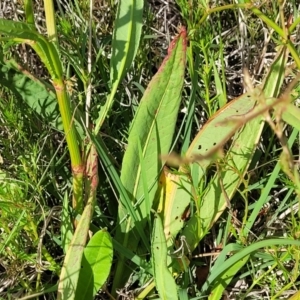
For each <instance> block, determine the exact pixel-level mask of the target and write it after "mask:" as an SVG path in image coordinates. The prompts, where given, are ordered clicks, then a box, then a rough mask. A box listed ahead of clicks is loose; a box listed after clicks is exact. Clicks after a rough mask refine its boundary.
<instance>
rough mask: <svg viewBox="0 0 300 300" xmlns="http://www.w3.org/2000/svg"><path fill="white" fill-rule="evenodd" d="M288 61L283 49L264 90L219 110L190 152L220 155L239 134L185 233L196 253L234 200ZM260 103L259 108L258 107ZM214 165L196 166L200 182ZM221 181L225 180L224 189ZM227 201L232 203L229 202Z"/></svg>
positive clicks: (257, 89) (206, 161) (199, 135)
mask: <svg viewBox="0 0 300 300" xmlns="http://www.w3.org/2000/svg"><path fill="white" fill-rule="evenodd" d="M286 59H287V55H286V52H285V49H284V48H283V49H282V51H280V52H279V54H278V56H277V57H276V59H275V61H274V63H273V64H272V66H271V68H270V72H269V74H268V76H267V77H266V80H265V84H264V86H263V90H261V88H260V87H256V88H255V89H254V90H252V91H250V92H248V93H247V94H245V95H243V96H241V97H239V98H238V99H236V100H234V101H231V102H230V103H229V104H227V105H226V106H225V107H224V108H222V109H221V110H219V111H218V112H217V113H216V114H215V115H214V116H213V118H212V119H211V120H209V122H208V123H207V125H206V126H204V128H203V129H202V130H201V131H202V134H201V131H200V133H199V134H198V136H197V137H196V139H195V140H194V141H193V143H192V145H191V147H190V149H189V150H188V153H187V157H189V158H192V157H193V156H194V155H195V154H198V153H199V152H200V154H202V155H204V154H205V153H208V152H209V151H210V152H212V151H216V150H217V149H218V148H220V147H222V146H223V145H224V143H225V142H227V141H228V139H229V138H230V137H231V136H232V135H233V133H235V136H234V138H233V142H232V145H231V147H230V149H229V150H228V151H227V154H226V157H225V159H224V160H223V164H222V167H221V172H220V174H216V175H215V177H214V178H213V179H212V180H211V182H210V183H209V185H208V188H207V190H206V193H205V194H204V196H203V197H201V199H200V201H198V204H197V207H198V213H196V214H194V215H193V216H192V217H191V218H190V220H189V221H188V223H187V226H186V227H185V229H184V231H183V235H184V236H185V237H186V240H187V242H188V244H189V246H190V247H191V249H195V247H196V246H197V245H198V243H199V241H200V240H201V239H202V237H203V236H204V234H205V233H206V232H207V230H208V229H209V228H210V227H211V226H212V225H213V224H214V222H215V221H216V220H217V219H218V218H219V216H220V215H221V214H222V213H223V211H224V210H225V209H226V207H227V200H230V199H232V197H233V195H234V193H235V192H236V190H237V188H238V186H239V185H240V183H241V182H242V180H243V177H244V175H245V173H246V171H247V168H248V166H249V164H250V162H251V159H252V155H253V153H254V149H255V147H256V143H257V141H258V140H259V138H260V135H261V132H262V130H263V126H264V122H263V121H262V116H261V113H260V111H261V109H263V108H265V107H266V105H267V102H266V99H267V98H272V99H271V102H268V105H270V107H271V105H272V101H275V99H274V98H273V97H277V96H278V93H279V91H280V86H281V84H282V82H283V78H284V67H285V63H286ZM256 102H257V105H256V106H255V107H254V105H255V104H256ZM251 107H252V108H253V109H251ZM249 109H250V110H249ZM247 111H248V112H249V114H251V113H252V115H253V117H252V119H249V120H248V122H247V123H246V125H245V126H244V127H243V128H242V129H241V130H240V131H239V128H240V127H241V126H242V125H244V123H245V122H244V120H243V119H245V118H246V117H247ZM256 113H257V114H256ZM236 116H240V119H238V120H237V121H233V122H230V119H231V120H232V118H233V117H236ZM226 120H227V121H226ZM205 131H206V132H205ZM212 137H213V138H212ZM197 149H198V152H197ZM193 151H195V152H193ZM211 162H212V157H211V158H210V159H209V158H208V159H205V160H201V161H200V162H198V163H197V164H194V166H193V167H194V168H195V167H198V168H199V170H198V171H199V172H198V173H199V180H200V179H201V178H202V176H203V175H204V172H205V170H206V168H207V167H208V165H209V164H210V163H211ZM220 178H222V185H223V187H222V186H221V183H220ZM223 189H224V190H223ZM224 191H225V193H226V194H224ZM227 197H228V199H226V198H227Z"/></svg>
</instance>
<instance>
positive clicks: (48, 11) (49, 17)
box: [44, 0, 58, 43]
mask: <svg viewBox="0 0 300 300" xmlns="http://www.w3.org/2000/svg"><path fill="white" fill-rule="evenodd" d="M44 8H45V16H46V26H47V33H48V37H49V41H50V42H55V43H57V41H58V39H57V30H56V22H55V10H54V5H53V0H44Z"/></svg>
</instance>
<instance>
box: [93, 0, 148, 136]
mask: <svg viewBox="0 0 300 300" xmlns="http://www.w3.org/2000/svg"><path fill="white" fill-rule="evenodd" d="M143 7H144V1H143V0H122V1H119V2H118V9H117V18H116V21H115V26H114V32H113V41H112V57H111V60H110V82H111V85H112V89H111V93H110V95H109V96H108V99H107V102H106V103H105V105H104V107H102V108H101V111H100V116H99V118H98V120H97V122H96V126H95V133H96V134H97V133H98V131H99V130H100V128H101V126H102V124H103V122H104V120H105V118H106V116H107V113H108V112H109V110H110V108H111V107H112V105H113V101H114V97H115V94H116V92H117V88H118V86H119V84H120V82H121V81H122V79H123V77H124V75H125V72H126V71H127V70H128V69H129V67H130V66H131V64H132V62H133V60H134V58H135V55H136V53H137V50H138V47H139V43H140V38H141V32H142V23H143V22H142V20H143Z"/></svg>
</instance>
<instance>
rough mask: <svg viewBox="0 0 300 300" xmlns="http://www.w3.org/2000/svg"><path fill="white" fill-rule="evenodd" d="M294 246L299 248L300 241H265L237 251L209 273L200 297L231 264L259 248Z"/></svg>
mask: <svg viewBox="0 0 300 300" xmlns="http://www.w3.org/2000/svg"><path fill="white" fill-rule="evenodd" d="M290 245H295V246H298V247H300V241H298V240H292V239H266V240H265V241H259V242H256V243H253V244H251V245H248V246H247V247H246V248H244V249H242V250H239V251H238V252H237V253H235V254H234V255H232V256H231V257H230V258H228V259H227V260H226V261H225V262H223V263H222V264H221V265H219V266H218V268H216V270H214V272H211V273H210V275H209V277H208V278H207V280H206V282H205V284H204V285H203V287H202V289H201V295H202V296H206V295H207V294H208V292H209V289H210V287H211V286H212V285H213V282H214V281H215V280H218V277H219V276H220V275H221V274H222V273H223V272H225V271H226V270H228V269H229V268H230V267H231V266H232V265H233V264H235V263H236V262H238V261H239V260H241V259H243V258H245V257H247V256H248V255H249V254H252V253H255V252H256V251H257V250H259V249H261V248H268V247H272V246H276V247H278V246H290Z"/></svg>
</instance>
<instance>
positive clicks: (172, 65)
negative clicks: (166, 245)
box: [115, 28, 186, 278]
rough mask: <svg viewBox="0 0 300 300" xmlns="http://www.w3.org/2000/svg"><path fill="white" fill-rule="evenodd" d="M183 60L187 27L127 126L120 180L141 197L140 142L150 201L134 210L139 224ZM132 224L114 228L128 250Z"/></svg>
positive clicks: (169, 130)
mask: <svg viewBox="0 0 300 300" xmlns="http://www.w3.org/2000/svg"><path fill="white" fill-rule="evenodd" d="M185 61H186V30H185V29H184V28H182V29H181V32H180V33H179V35H178V36H177V37H176V38H175V39H174V40H173V41H172V43H171V45H170V47H169V50H168V55H167V57H166V58H165V59H164V61H163V63H162V65H161V67H160V68H159V70H158V72H157V74H156V75H155V76H154V77H153V78H152V80H151V82H150V83H149V86H148V87H147V89H146V91H145V93H144V96H143V98H142V100H141V103H140V106H139V109H138V111H137V113H136V115H135V118H134V121H133V124H132V126H131V129H130V133H129V137H128V147H127V149H126V152H125V155H124V159H123V163H122V170H121V180H122V183H123V185H124V187H125V189H126V190H127V192H128V194H129V195H130V198H131V200H132V202H133V203H136V202H137V201H138V200H141V199H143V196H144V187H143V181H142V179H141V165H140V161H139V148H138V143H140V145H141V148H142V153H143V167H144V168H145V170H146V171H147V180H148V188H149V201H150V203H148V205H146V203H145V201H143V200H142V201H141V202H140V203H139V205H138V209H137V210H136V212H137V213H138V214H139V219H140V224H139V225H140V226H142V227H144V226H145V221H146V220H147V218H148V216H149V215H150V211H147V207H150V208H151V207H152V202H153V198H154V195H155V192H156V190H157V186H158V184H157V182H158V177H159V172H160V170H161V168H162V162H161V160H160V159H159V155H160V154H161V153H168V152H169V149H170V146H171V143H172V139H173V134H174V130H175V125H176V119H177V114H178V109H179V105H180V100H181V89H182V86H183V81H184V70H185ZM126 214H127V211H126V209H125V208H124V207H123V206H121V205H120V207H119V220H122V219H123V218H124V217H125V216H126ZM133 226H134V224H132V221H131V219H127V221H126V222H123V223H122V224H120V226H119V227H118V228H117V233H116V239H117V240H119V241H123V245H124V246H125V247H127V246H128V247H130V249H131V250H136V247H137V244H138V242H139V237H138V236H137V235H136V234H135V235H133V232H132V231H131V232H130V233H129V231H130V230H131V229H132V228H131V227H133ZM129 234H130V235H129ZM128 235H129V236H128ZM128 241H130V244H128ZM123 265H124V261H123V259H122V258H121V259H120V260H119V264H118V268H117V274H116V276H115V278H117V277H118V276H122V275H121V274H123ZM123 277H124V276H123Z"/></svg>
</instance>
